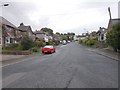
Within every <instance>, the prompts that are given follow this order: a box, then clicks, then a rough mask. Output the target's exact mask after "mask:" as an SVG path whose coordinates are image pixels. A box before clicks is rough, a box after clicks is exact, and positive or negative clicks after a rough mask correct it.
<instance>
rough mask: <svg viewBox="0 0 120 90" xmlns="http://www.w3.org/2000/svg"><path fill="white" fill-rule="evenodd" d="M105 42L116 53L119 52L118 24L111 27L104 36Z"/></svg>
mask: <svg viewBox="0 0 120 90" xmlns="http://www.w3.org/2000/svg"><path fill="white" fill-rule="evenodd" d="M106 41H107V43H108V45H110V46H112V47H113V49H114V50H115V51H116V52H117V51H118V50H120V44H119V43H120V23H116V24H115V25H113V27H112V28H111V30H110V31H109V32H108V33H107V35H106Z"/></svg>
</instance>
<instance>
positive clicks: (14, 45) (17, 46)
mask: <svg viewBox="0 0 120 90" xmlns="http://www.w3.org/2000/svg"><path fill="white" fill-rule="evenodd" d="M2 49H3V50H19V49H20V44H19V43H12V44H8V45H7V46H4V47H2Z"/></svg>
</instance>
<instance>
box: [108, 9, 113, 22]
mask: <svg viewBox="0 0 120 90" xmlns="http://www.w3.org/2000/svg"><path fill="white" fill-rule="evenodd" d="M108 12H109V16H110V20H111V19H112V17H111V11H110V7H108Z"/></svg>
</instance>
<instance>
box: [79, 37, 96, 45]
mask: <svg viewBox="0 0 120 90" xmlns="http://www.w3.org/2000/svg"><path fill="white" fill-rule="evenodd" d="M96 42H97V38H85V39H80V40H79V43H80V44H85V45H89V46H92V45H95V44H96Z"/></svg>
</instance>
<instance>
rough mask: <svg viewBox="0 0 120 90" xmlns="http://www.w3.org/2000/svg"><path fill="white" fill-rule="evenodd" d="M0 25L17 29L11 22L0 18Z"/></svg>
mask: <svg viewBox="0 0 120 90" xmlns="http://www.w3.org/2000/svg"><path fill="white" fill-rule="evenodd" d="M0 24H5V25H8V26H10V27H13V28H17V27H16V26H15V25H13V24H12V23H11V22H9V21H8V20H6V19H5V18H3V17H2V16H0Z"/></svg>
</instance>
